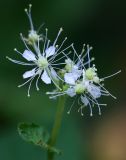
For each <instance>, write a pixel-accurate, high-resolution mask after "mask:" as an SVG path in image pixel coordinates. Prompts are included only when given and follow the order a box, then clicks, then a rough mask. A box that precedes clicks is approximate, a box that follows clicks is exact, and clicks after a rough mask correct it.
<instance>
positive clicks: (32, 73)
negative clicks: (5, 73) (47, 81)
mask: <svg viewBox="0 0 126 160" xmlns="http://www.w3.org/2000/svg"><path fill="white" fill-rule="evenodd" d="M34 75H35V68H34V69H32V70H30V71H27V72H25V73H24V74H23V78H24V79H25V78H29V77H32V76H34Z"/></svg>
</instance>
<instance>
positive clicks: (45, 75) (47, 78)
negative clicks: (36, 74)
mask: <svg viewBox="0 0 126 160" xmlns="http://www.w3.org/2000/svg"><path fill="white" fill-rule="evenodd" d="M41 79H42V80H43V82H44V83H46V84H51V79H50V77H49V76H48V74H47V72H46V70H44V72H43V74H42V76H41Z"/></svg>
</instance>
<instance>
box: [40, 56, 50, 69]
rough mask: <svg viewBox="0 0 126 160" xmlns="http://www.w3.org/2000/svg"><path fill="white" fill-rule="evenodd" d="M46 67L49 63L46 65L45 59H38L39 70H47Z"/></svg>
mask: <svg viewBox="0 0 126 160" xmlns="http://www.w3.org/2000/svg"><path fill="white" fill-rule="evenodd" d="M48 65H49V63H48V61H47V59H46V58H45V57H40V58H39V59H38V66H39V68H41V69H44V68H47V67H48Z"/></svg>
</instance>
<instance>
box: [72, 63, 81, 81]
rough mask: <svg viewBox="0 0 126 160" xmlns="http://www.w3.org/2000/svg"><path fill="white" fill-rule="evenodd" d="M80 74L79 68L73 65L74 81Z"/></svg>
mask: <svg viewBox="0 0 126 160" xmlns="http://www.w3.org/2000/svg"><path fill="white" fill-rule="evenodd" d="M81 74H82V71H81V70H78V69H77V68H76V67H75V66H74V68H73V69H72V75H73V77H74V80H75V81H76V80H77V79H78V78H79V77H80V76H81Z"/></svg>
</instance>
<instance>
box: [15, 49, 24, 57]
mask: <svg viewBox="0 0 126 160" xmlns="http://www.w3.org/2000/svg"><path fill="white" fill-rule="evenodd" d="M14 51H15V52H17V53H19V54H20V55H21V56H22V53H21V52H19V51H18V50H17V49H16V48H14Z"/></svg>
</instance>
